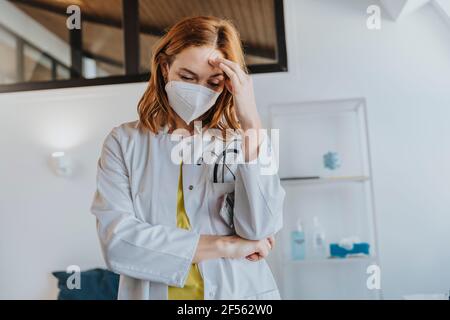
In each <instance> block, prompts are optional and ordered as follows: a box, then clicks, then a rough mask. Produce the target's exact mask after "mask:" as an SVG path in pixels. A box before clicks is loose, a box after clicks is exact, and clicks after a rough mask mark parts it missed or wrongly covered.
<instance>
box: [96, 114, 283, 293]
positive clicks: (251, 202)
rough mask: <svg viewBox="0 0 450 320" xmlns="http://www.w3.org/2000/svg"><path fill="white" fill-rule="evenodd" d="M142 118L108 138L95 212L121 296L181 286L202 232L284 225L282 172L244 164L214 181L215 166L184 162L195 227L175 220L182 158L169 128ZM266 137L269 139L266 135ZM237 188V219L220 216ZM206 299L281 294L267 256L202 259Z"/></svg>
mask: <svg viewBox="0 0 450 320" xmlns="http://www.w3.org/2000/svg"><path fill="white" fill-rule="evenodd" d="M138 122H139V120H136V121H133V122H128V123H124V124H122V125H120V126H117V127H114V128H113V129H112V130H111V131H110V133H109V134H108V135H107V137H106V138H105V140H104V143H103V147H102V150H101V155H100V158H99V160H98V166H97V189H96V192H95V196H94V199H93V203H92V206H91V212H92V213H93V214H94V215H95V216H96V218H97V230H98V236H99V239H100V243H101V248H102V252H103V257H104V259H105V261H106V264H107V267H108V268H109V269H110V270H112V271H114V272H116V273H118V274H120V282H119V293H118V299H159V300H165V299H167V298H168V285H170V286H176V287H183V286H184V284H185V281H186V278H187V275H188V273H189V270H190V267H191V263H192V259H193V256H194V253H195V250H196V247H197V244H198V241H199V237H200V235H201V234H213V235H230V234H233V233H236V234H237V235H239V236H241V237H243V238H246V239H264V238H266V237H268V236H270V235H273V234H275V233H276V232H278V231H279V230H280V229H281V227H282V224H283V219H282V207H283V201H284V196H285V191H284V190H283V188H282V187H281V185H280V180H279V177H278V175H276V174H275V175H261V174H260V170H259V165H258V164H255V163H240V164H238V165H237V166H236V171H235V177H236V180H235V182H233V181H232V182H225V183H213V181H212V178H211V172H212V171H211V168H212V165H208V164H205V163H203V164H200V165H198V164H183V192H184V201H185V208H186V212H187V215H188V217H189V220H190V223H191V226H192V229H191V230H185V229H180V228H177V226H176V203H177V201H176V199H177V189H178V188H177V187H178V178H179V172H180V170H179V164H175V163H173V162H172V161H171V150H172V147H173V146H174V145H175V144H176V143H177V142H175V141H171V139H170V134H168V133H167V127H166V128H165V129H163V130H161V131H160V132H159V133H158V134H153V133H150V132H148V131H147V132H144V131H143V130H139V129H138V127H137V125H138ZM264 141H266V142H267V143H268V141H269V139H264ZM233 188H235V203H234V217H233V223H232V224H231V225H230V224H227V223H225V221H224V219H223V218H221V216H219V213H218V211H219V206H220V205H219V203H220V199H221V196H223V194H224V193H226V192H231V191H232V190H233ZM199 270H200V273H201V275H202V277H203V281H204V299H205V300H206V299H280V295H279V291H278V288H277V284H276V282H275V279H274V277H273V275H272V272H271V270H270V268H269V266H268V264H267V262H266V260H265V259H262V260H260V261H258V262H252V261H249V260H247V259H245V258H242V259H227V258H221V259H211V260H205V261H202V262H200V263H199Z"/></svg>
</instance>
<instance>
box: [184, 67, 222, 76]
mask: <svg viewBox="0 0 450 320" xmlns="http://www.w3.org/2000/svg"><path fill="white" fill-rule="evenodd" d="M180 70H183V71H186V72H189V73H190V74H192V75H194V76H196V77H198V75H197V74H196V73H195V72H194V71H191V70H189V69H188V68H180ZM217 76H223V72H219V73H216V74H213V75H212V76H210V78H214V77H217Z"/></svg>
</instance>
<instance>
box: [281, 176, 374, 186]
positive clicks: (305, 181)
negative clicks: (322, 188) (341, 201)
mask: <svg viewBox="0 0 450 320" xmlns="http://www.w3.org/2000/svg"><path fill="white" fill-rule="evenodd" d="M280 180H281V182H282V183H283V184H286V185H297V184H300V185H310V184H322V183H336V182H338V183H339V182H365V181H369V180H370V177H369V176H342V177H305V178H304V177H288V178H281V179H280Z"/></svg>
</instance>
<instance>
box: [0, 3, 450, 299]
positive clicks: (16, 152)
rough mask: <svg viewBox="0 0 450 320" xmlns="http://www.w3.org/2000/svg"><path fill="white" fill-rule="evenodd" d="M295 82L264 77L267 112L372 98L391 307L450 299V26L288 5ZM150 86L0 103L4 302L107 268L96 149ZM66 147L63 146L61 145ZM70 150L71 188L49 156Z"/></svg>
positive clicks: (429, 14)
mask: <svg viewBox="0 0 450 320" xmlns="http://www.w3.org/2000/svg"><path fill="white" fill-rule="evenodd" d="M285 2H286V4H285V5H286V10H285V11H286V12H285V15H286V24H287V26H286V29H287V30H286V32H287V45H288V54H289V72H288V73H276V74H265V75H256V76H255V77H254V79H255V90H256V96H257V100H258V105H259V107H260V109H261V113H262V115H263V118H264V120H266V121H267V107H268V106H269V105H270V104H273V103H277V104H279V103H282V102H297V101H310V100H322V99H338V98H348V97H365V98H366V99H367V107H368V118H369V130H370V140H371V141H370V142H371V147H372V164H373V174H374V187H375V196H376V206H377V211H378V224H379V226H378V227H379V237H380V253H381V262H382V266H381V267H382V270H381V271H382V286H383V290H384V294H385V297H386V298H401V296H402V295H404V294H407V293H418V292H423V293H427V292H428V293H432V292H445V291H447V290H448V289H449V288H450V273H449V272H448V270H449V269H450V254H449V250H448V243H450V235H449V232H448V230H450V217H449V215H448V210H449V209H448V208H449V207H450V197H448V195H447V193H448V190H449V188H448V183H447V181H448V180H450V169H449V168H448V165H447V164H448V162H449V160H450V141H449V140H448V139H446V137H448V136H450V126H448V120H447V119H449V117H450V109H449V107H450V90H449V89H448V88H450V76H449V75H450V59H449V56H450V39H449V34H450V28H449V27H448V25H446V24H445V23H444V22H443V20H442V19H441V17H440V16H439V15H438V14H437V13H436V12H435V11H434V10H433V9H432V8H431V7H430V6H429V5H427V6H425V7H423V8H422V9H420V10H419V11H417V12H415V13H413V14H412V15H410V16H408V17H405V19H403V20H401V22H398V23H394V22H392V21H390V20H389V19H384V20H383V22H382V29H381V30H378V31H370V30H368V29H367V28H366V8H367V7H368V6H369V5H371V4H374V3H378V1H376V0H340V1H336V0H285ZM144 89H145V84H131V85H114V86H101V87H95V88H92V87H91V88H76V89H62V90H53V91H42V92H28V93H15V94H1V95H0V127H1V128H2V129H1V133H2V134H1V135H0V145H1V147H2V148H1V150H2V154H1V155H2V158H1V160H0V164H1V165H0V179H1V184H0V188H1V193H0V194H1V195H0V197H1V201H0V214H1V215H0V261H1V264H0V283H1V289H0V298H51V297H54V295H55V290H54V289H52V286H53V285H54V283H52V282H51V281H49V277H48V273H49V271H51V270H55V269H61V268H65V267H66V266H67V265H69V264H78V265H80V266H81V267H82V268H83V269H85V268H88V267H94V266H99V265H100V266H102V265H103V263H102V259H101V257H100V250H99V247H98V244H97V238H96V234H95V227H94V219H93V216H91V215H90V213H89V205H90V202H91V200H92V196H93V192H94V188H95V185H94V183H95V165H96V160H97V158H98V155H99V151H100V146H101V142H102V141H103V139H104V137H105V135H106V134H107V132H108V131H109V130H110V129H111V128H112V126H114V125H117V124H118V123H121V122H125V121H129V120H132V119H135V118H136V111H135V110H136V103H137V101H138V99H139V97H140V95H141V94H142V92H143V91H144ZM64 135H66V136H65V137H64ZM59 149H63V150H67V152H68V153H70V154H72V155H73V157H74V159H75V160H76V161H77V163H78V168H79V172H78V174H77V175H75V176H74V178H73V179H70V180H65V179H61V178H59V177H55V176H53V175H52V173H51V172H50V171H49V169H48V167H47V165H46V163H45V161H46V157H47V156H48V155H49V154H50V153H51V152H52V151H55V150H59Z"/></svg>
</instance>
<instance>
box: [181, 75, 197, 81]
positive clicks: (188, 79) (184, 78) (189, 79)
mask: <svg viewBox="0 0 450 320" xmlns="http://www.w3.org/2000/svg"><path fill="white" fill-rule="evenodd" d="M181 79H183V80H186V81H192V80H194V79H193V78H189V77H185V76H181Z"/></svg>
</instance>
